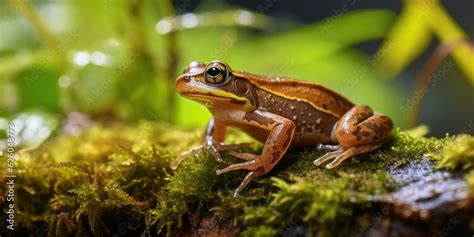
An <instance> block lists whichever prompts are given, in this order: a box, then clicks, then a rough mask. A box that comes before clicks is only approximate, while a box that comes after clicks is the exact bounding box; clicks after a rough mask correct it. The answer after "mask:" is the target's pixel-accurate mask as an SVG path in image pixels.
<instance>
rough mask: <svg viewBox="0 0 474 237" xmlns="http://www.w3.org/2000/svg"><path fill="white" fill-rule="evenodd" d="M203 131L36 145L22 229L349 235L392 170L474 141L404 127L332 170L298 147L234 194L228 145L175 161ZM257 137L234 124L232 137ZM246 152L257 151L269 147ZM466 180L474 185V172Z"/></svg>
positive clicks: (109, 132)
mask: <svg viewBox="0 0 474 237" xmlns="http://www.w3.org/2000/svg"><path fill="white" fill-rule="evenodd" d="M201 134H202V130H201V129H196V130H183V129H179V128H176V127H173V126H170V125H168V124H162V123H155V122H141V123H138V124H136V125H121V124H115V125H108V126H100V125H97V126H94V127H92V128H90V129H88V130H87V131H85V132H83V133H81V134H80V135H77V136H72V135H59V136H57V137H56V138H53V139H50V140H48V141H46V142H45V143H44V144H43V145H42V146H40V147H39V148H37V149H35V150H32V151H26V150H24V151H21V152H20V153H19V158H18V164H17V172H18V179H17V181H16V182H17V183H16V185H17V194H18V200H19V203H18V208H17V214H18V219H17V220H18V224H17V227H18V229H19V230H21V231H25V232H31V231H35V230H44V231H43V232H42V234H48V235H56V236H59V235H66V236H69V235H74V234H76V235H81V236H83V235H85V236H87V235H114V234H117V235H119V236H122V235H130V234H134V235H138V234H147V233H161V234H168V235H173V234H176V233H178V232H179V231H184V230H189V229H190V228H193V227H196V226H199V225H200V221H201V220H202V219H203V218H204V217H208V216H209V215H212V216H214V217H215V218H218V219H219V220H221V222H223V223H230V225H231V226H232V229H233V231H234V232H236V233H235V234H239V235H244V236H256V235H258V236H274V235H281V234H282V233H284V231H285V229H286V228H288V227H289V226H292V225H295V224H300V225H303V226H306V227H307V231H310V232H315V233H318V235H320V236H325V235H329V233H334V232H332V231H334V230H337V233H339V235H344V233H345V232H344V231H347V228H346V227H347V226H346V225H347V223H348V221H347V220H349V219H350V218H351V217H352V216H354V210H356V209H364V208H368V207H370V205H371V203H370V200H373V199H376V198H377V197H379V196H381V195H384V194H387V193H389V192H391V191H393V190H396V189H397V188H398V186H399V184H398V183H397V182H395V181H394V180H393V179H392V178H391V177H390V174H389V173H388V172H387V170H388V169H390V168H393V167H400V166H403V165H405V164H407V163H409V162H411V161H412V160H415V159H422V157H423V155H425V154H428V153H430V152H431V153H433V152H436V151H439V150H440V149H441V148H442V147H443V146H444V144H448V145H446V146H444V150H443V154H444V152H447V149H449V150H453V149H454V150H456V151H458V150H457V149H455V148H456V146H455V145H453V144H464V145H466V144H470V145H472V139H473V138H472V137H468V138H463V137H457V138H456V137H449V138H446V139H428V138H413V137H410V136H409V135H407V134H405V133H403V132H401V131H399V130H396V131H395V133H394V139H393V141H391V142H390V143H388V144H386V145H384V146H383V147H382V148H381V149H379V150H377V151H374V152H371V153H369V154H363V155H358V156H356V157H354V158H351V159H350V160H348V161H346V162H344V163H343V164H341V166H340V167H338V168H337V169H332V170H327V169H325V168H321V167H315V166H314V165H313V164H312V161H313V160H314V159H316V158H317V157H319V156H321V155H322V154H323V152H321V151H316V150H314V149H311V148H306V149H293V150H291V151H289V152H288V153H287V154H286V155H285V157H284V158H283V159H282V160H281V161H280V163H279V164H278V165H277V166H276V167H275V168H274V170H272V171H271V172H270V173H269V174H267V175H265V176H263V177H260V178H259V179H256V180H255V181H253V182H252V183H251V184H250V185H249V186H248V187H247V188H246V189H245V190H244V191H243V192H242V194H241V195H240V196H239V197H237V198H234V197H232V194H231V191H232V190H233V189H234V188H235V187H237V186H238V184H239V183H240V182H241V180H242V179H243V177H244V176H245V171H235V172H230V173H226V174H224V175H221V176H217V175H216V174H215V172H214V171H215V170H216V169H217V168H222V167H225V166H226V165H229V164H232V163H236V162H240V160H238V159H236V158H234V157H232V156H230V155H229V154H228V153H226V152H223V153H222V155H223V158H224V162H222V163H219V162H217V161H216V160H215V159H214V158H213V157H212V156H211V155H210V154H207V153H206V152H202V153H196V154H195V156H191V157H189V158H188V159H187V160H185V161H184V162H183V163H182V164H181V166H180V167H179V168H178V169H177V170H176V171H173V170H171V169H170V168H169V162H170V161H171V160H173V159H174V158H175V157H177V155H178V154H179V153H180V152H181V151H184V150H186V149H189V148H190V147H192V146H193V145H196V144H198V143H199V142H200V137H201ZM248 139H249V138H248V137H247V136H246V135H243V134H242V133H239V132H236V131H233V130H232V131H230V135H229V138H228V141H229V142H231V143H234V142H245V141H249V140H248ZM458 139H460V140H459V141H458ZM466 139H467V140H468V142H467V143H466V141H465V140H466ZM450 142H455V143H450ZM471 148H472V146H471ZM239 149H240V151H245V152H254V153H258V152H259V151H260V149H261V144H259V143H255V142H254V143H253V145H251V146H248V147H243V148H239ZM445 150H446V151H445ZM462 151H467V150H465V149H463V150H462ZM462 151H459V152H458V153H454V154H457V155H455V156H453V155H451V156H449V157H456V158H450V159H449V160H452V159H455V160H456V162H457V161H458V160H459V161H462V162H461V163H460V164H462V166H465V164H466V161H468V160H469V159H471V160H472V157H471V158H469V159H466V158H465V155H463V153H462ZM446 154H447V153H446ZM450 154H453V152H451V153H450ZM443 157H444V156H443ZM460 157H461V158H460ZM469 157H470V156H469ZM0 168H2V169H3V168H4V167H0ZM471 173H472V172H471ZM466 177H467V179H468V181H469V183H470V184H471V187H472V186H473V185H472V184H473V183H474V181H473V180H474V178H472V177H474V175H472V174H470V175H468V176H466ZM2 184H4V182H2ZM3 188H4V187H2V189H3ZM3 190H4V189H3ZM43 227H45V228H43Z"/></svg>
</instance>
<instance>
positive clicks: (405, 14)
mask: <svg viewBox="0 0 474 237" xmlns="http://www.w3.org/2000/svg"><path fill="white" fill-rule="evenodd" d="M434 36H435V37H437V38H438V40H439V41H440V43H441V44H445V45H449V44H452V43H459V42H462V43H463V45H461V46H459V47H457V48H456V49H455V50H454V51H453V53H452V56H453V58H454V60H455V61H456V63H457V65H458V66H459V67H460V68H461V70H462V71H463V73H464V75H465V76H466V78H467V79H468V80H469V81H470V83H471V85H473V86H474V67H473V65H472V62H473V60H474V45H473V44H472V42H471V41H470V39H469V38H468V36H467V35H466V33H465V32H464V31H463V30H462V29H461V28H460V27H459V26H458V25H457V24H456V22H455V21H454V19H452V17H451V16H449V14H448V13H447V12H446V10H445V9H444V8H443V6H442V5H441V3H440V1H438V0H405V1H404V8H403V10H402V12H401V14H400V16H399V18H398V19H397V21H396V23H395V24H394V25H393V26H392V28H391V30H390V33H389V34H388V36H387V39H386V40H385V43H384V45H383V46H382V47H381V48H380V51H384V54H383V57H382V58H381V60H380V62H379V64H380V65H379V66H380V67H381V69H382V70H384V72H385V78H393V77H394V76H396V75H397V74H399V73H400V72H401V71H402V70H403V69H404V68H405V67H407V66H408V65H409V63H411V62H412V61H413V60H414V59H415V58H416V57H418V56H420V55H421V54H422V53H423V52H424V51H425V50H426V48H427V47H428V44H429V43H430V41H431V40H432V38H434Z"/></svg>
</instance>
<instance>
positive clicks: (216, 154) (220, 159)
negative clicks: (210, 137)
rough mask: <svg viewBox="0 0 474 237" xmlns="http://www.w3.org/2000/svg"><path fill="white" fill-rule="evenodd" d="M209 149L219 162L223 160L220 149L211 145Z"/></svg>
mask: <svg viewBox="0 0 474 237" xmlns="http://www.w3.org/2000/svg"><path fill="white" fill-rule="evenodd" d="M208 150H209V151H210V152H211V154H212V156H214V158H216V160H217V161H218V162H222V161H223V160H222V156H221V153H220V152H219V149H217V148H216V147H215V146H209V147H208Z"/></svg>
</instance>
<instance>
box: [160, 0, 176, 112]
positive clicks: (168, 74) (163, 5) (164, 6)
mask: <svg viewBox="0 0 474 237" xmlns="http://www.w3.org/2000/svg"><path fill="white" fill-rule="evenodd" d="M158 4H159V6H160V9H161V13H162V16H163V17H174V16H175V9H174V7H173V4H172V2H171V0H158ZM163 37H164V40H165V44H166V54H167V64H166V69H165V72H164V73H165V78H166V79H167V81H168V83H167V84H168V88H169V89H168V93H167V102H168V104H169V113H170V119H171V120H172V121H173V119H174V118H175V116H176V94H175V93H174V90H175V88H174V80H175V77H176V71H177V67H178V62H179V54H178V45H177V41H178V35H177V32H176V31H171V32H169V33H168V34H165V35H163Z"/></svg>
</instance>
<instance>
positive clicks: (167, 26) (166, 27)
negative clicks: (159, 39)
mask: <svg viewBox="0 0 474 237" xmlns="http://www.w3.org/2000/svg"><path fill="white" fill-rule="evenodd" d="M155 28H156V31H158V33H160V34H167V33H169V32H170V31H171V30H172V29H173V25H172V24H171V20H168V19H163V20H161V21H158V23H156V27H155Z"/></svg>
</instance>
